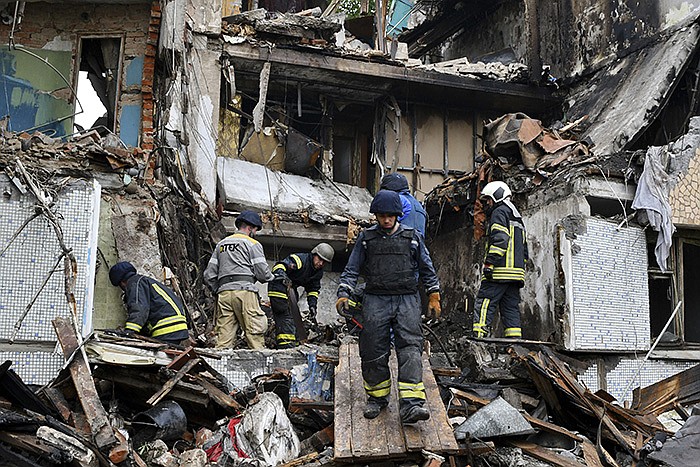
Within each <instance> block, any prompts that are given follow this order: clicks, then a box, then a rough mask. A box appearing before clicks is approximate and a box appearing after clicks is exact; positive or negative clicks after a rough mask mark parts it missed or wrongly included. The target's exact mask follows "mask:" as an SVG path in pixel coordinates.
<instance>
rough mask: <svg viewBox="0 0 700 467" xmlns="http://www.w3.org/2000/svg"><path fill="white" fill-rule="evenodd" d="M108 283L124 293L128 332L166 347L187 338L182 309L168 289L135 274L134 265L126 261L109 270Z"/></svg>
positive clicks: (185, 322) (183, 310) (153, 280)
mask: <svg viewBox="0 0 700 467" xmlns="http://www.w3.org/2000/svg"><path fill="white" fill-rule="evenodd" d="M109 280H110V282H111V283H112V285H113V286H115V287H121V289H122V290H123V291H124V304H125V305H126V311H127V317H126V325H125V326H124V327H125V328H126V330H127V331H131V332H137V333H141V334H144V335H146V336H148V337H153V338H156V339H158V340H160V341H163V342H167V343H168V344H179V343H180V342H182V341H183V340H185V339H187V338H188V337H189V332H188V331H187V318H186V317H185V307H184V306H183V304H182V301H180V299H179V298H178V297H177V295H175V292H173V291H172V290H171V289H170V288H169V287H167V286H165V285H163V284H161V283H160V282H158V281H157V280H155V279H151V278H150V277H146V276H142V275H141V274H137V273H136V268H135V267H134V265H133V264H131V263H129V262H127V261H122V262H120V263H117V264H115V265H114V266H112V267H111V268H110V270H109Z"/></svg>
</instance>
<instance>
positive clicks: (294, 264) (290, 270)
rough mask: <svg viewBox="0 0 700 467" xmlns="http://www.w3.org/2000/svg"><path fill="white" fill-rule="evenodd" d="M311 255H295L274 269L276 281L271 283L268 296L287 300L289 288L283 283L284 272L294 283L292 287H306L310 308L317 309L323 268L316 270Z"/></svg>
mask: <svg viewBox="0 0 700 467" xmlns="http://www.w3.org/2000/svg"><path fill="white" fill-rule="evenodd" d="M313 256H314V255H313V254H311V253H293V254H291V255H289V256H287V257H286V258H284V259H283V260H282V261H280V262H278V263H277V264H275V265H274V266H273V267H272V274H273V275H275V279H273V280H272V282H270V284H269V287H268V293H267V294H268V296H269V297H276V298H281V299H284V300H287V288H286V287H285V286H284V284H283V282H282V277H281V274H280V273H282V272H284V273H285V274H286V275H287V277H289V279H290V280H291V281H292V287H294V288H297V287H300V286H301V287H304V290H305V291H306V300H307V302H308V304H309V308H316V304H317V303H318V294H319V292H320V290H321V279H322V278H323V268H321V269H314V258H313Z"/></svg>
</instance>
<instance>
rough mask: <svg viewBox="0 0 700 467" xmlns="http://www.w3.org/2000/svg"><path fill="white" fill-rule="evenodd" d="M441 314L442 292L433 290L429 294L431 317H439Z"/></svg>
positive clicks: (429, 312) (429, 313)
mask: <svg viewBox="0 0 700 467" xmlns="http://www.w3.org/2000/svg"><path fill="white" fill-rule="evenodd" d="M441 314H442V307H441V306H440V292H433V293H431V294H430V295H428V315H429V316H430V318H434V319H439V318H440V315H441Z"/></svg>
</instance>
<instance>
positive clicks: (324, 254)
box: [311, 243, 335, 263]
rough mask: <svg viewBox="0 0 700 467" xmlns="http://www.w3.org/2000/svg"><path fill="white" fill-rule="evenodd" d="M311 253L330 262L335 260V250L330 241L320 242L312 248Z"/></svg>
mask: <svg viewBox="0 0 700 467" xmlns="http://www.w3.org/2000/svg"><path fill="white" fill-rule="evenodd" d="M311 254H312V255H316V256H318V257H319V258H321V259H322V260H323V261H325V262H327V263H330V262H331V261H333V256H334V255H335V250H334V249H333V247H332V246H330V245H329V244H328V243H319V244H318V245H316V246H315V247H314V249H313V250H311Z"/></svg>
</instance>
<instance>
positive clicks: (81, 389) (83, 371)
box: [52, 318, 117, 449]
mask: <svg viewBox="0 0 700 467" xmlns="http://www.w3.org/2000/svg"><path fill="white" fill-rule="evenodd" d="M52 323H53V327H54V329H55V330H56V335H57V336H58V342H59V343H60V344H61V349H62V350H63V355H64V357H65V358H66V359H67V358H70V356H71V355H73V353H74V352H76V350H78V346H79V344H78V336H77V334H76V332H75V329H74V327H73V325H72V324H71V323H70V322H69V321H68V320H67V319H65V318H56V319H54V320H53V321H52ZM68 369H69V370H70V374H71V378H72V379H73V384H74V385H75V389H76V391H77V393H78V399H79V400H80V405H81V406H82V407H83V411H84V412H85V415H86V416H87V419H88V422H89V423H90V428H91V430H92V434H93V437H94V439H95V444H97V446H98V447H99V448H101V449H102V448H107V447H110V446H113V445H114V444H116V443H117V438H116V437H115V436H114V431H113V430H112V426H111V425H110V424H109V417H108V416H107V412H106V411H105V408H104V406H103V405H102V402H100V397H99V395H98V394H97V389H96V388H95V381H94V380H93V379H92V375H91V374H90V369H89V367H88V363H87V362H86V361H85V359H84V358H83V354H82V352H76V355H75V358H74V359H73V361H72V362H71V363H70V365H68Z"/></svg>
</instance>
